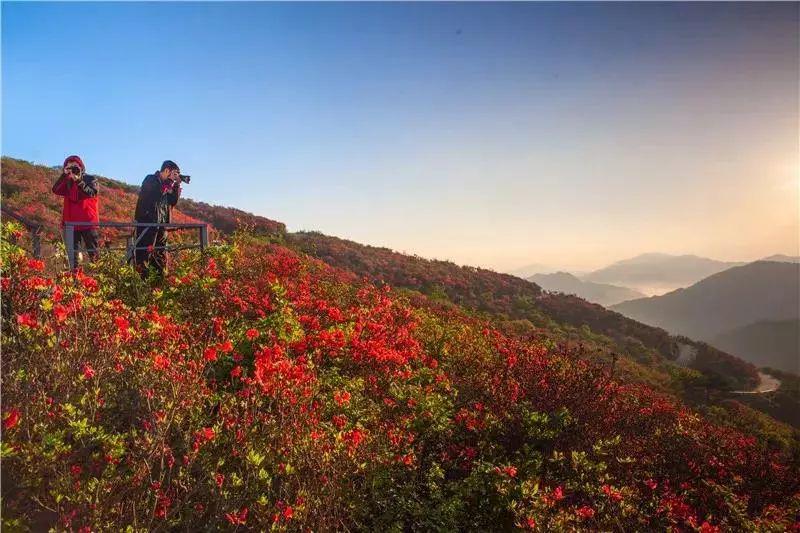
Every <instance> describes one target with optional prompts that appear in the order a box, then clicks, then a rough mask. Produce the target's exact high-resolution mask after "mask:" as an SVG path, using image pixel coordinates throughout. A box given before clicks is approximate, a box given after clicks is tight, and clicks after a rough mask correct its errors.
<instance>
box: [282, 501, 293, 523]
mask: <svg viewBox="0 0 800 533" xmlns="http://www.w3.org/2000/svg"><path fill="white" fill-rule="evenodd" d="M293 516H294V509H292V506H291V505H287V506H286V507H285V508H284V509H283V517H284V518H285V519H286V520H289V519H291V518H292V517H293Z"/></svg>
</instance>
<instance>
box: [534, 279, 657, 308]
mask: <svg viewBox="0 0 800 533" xmlns="http://www.w3.org/2000/svg"><path fill="white" fill-rule="evenodd" d="M528 280H529V281H532V282H534V283H536V284H537V285H539V286H540V287H542V288H543V289H545V290H547V291H550V292H563V293H564V294H574V295H575V296H580V297H581V298H583V299H584V300H588V301H590V302H594V303H596V304H600V305H602V306H606V307H608V306H610V305H614V304H616V303H619V302H624V301H626V300H633V299H636V298H642V297H644V296H645V295H644V294H642V293H641V292H638V291H635V290H632V289H629V288H627V287H617V286H616V285H607V284H605V283H593V282H591V281H581V280H580V279H578V278H577V277H576V276H573V275H572V274H570V273H568V272H556V273H554V274H536V275H534V276H531V277H529V278H528Z"/></svg>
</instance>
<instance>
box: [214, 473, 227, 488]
mask: <svg viewBox="0 0 800 533" xmlns="http://www.w3.org/2000/svg"><path fill="white" fill-rule="evenodd" d="M214 482H215V483H216V484H217V487H219V488H222V484H223V483H225V475H224V474H220V473H219V472H217V473H216V474H214Z"/></svg>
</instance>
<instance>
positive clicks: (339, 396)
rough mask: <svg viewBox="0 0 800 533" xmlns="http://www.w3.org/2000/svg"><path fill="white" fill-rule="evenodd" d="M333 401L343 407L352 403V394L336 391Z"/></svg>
mask: <svg viewBox="0 0 800 533" xmlns="http://www.w3.org/2000/svg"><path fill="white" fill-rule="evenodd" d="M333 399H334V401H336V404H337V405H338V406H339V407H341V406H343V405H347V404H349V403H350V393H349V392H347V391H346V390H345V391H336V392H334V393H333Z"/></svg>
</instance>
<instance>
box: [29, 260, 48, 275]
mask: <svg viewBox="0 0 800 533" xmlns="http://www.w3.org/2000/svg"><path fill="white" fill-rule="evenodd" d="M28 268H30V269H31V270H35V271H37V272H44V261H41V260H39V259H28Z"/></svg>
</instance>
